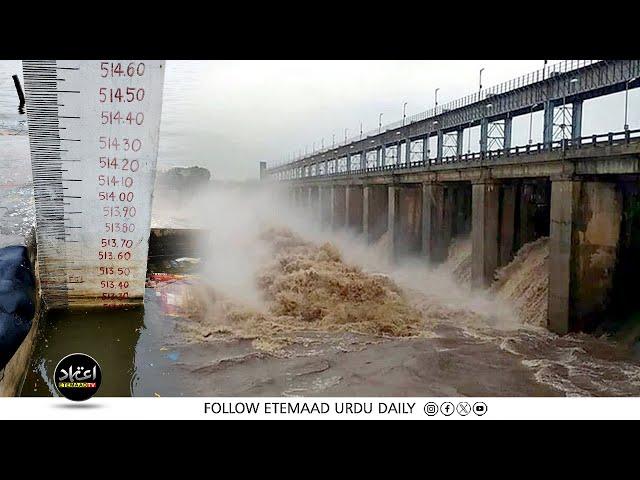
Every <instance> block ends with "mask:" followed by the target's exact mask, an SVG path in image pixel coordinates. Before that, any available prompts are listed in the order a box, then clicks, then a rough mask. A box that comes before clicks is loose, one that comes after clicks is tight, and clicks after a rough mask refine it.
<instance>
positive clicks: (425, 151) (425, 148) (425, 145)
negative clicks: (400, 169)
mask: <svg viewBox="0 0 640 480" xmlns="http://www.w3.org/2000/svg"><path fill="white" fill-rule="evenodd" d="M422 161H423V162H424V163H425V165H429V136H428V135H427V136H426V137H424V138H423V139H422Z"/></svg>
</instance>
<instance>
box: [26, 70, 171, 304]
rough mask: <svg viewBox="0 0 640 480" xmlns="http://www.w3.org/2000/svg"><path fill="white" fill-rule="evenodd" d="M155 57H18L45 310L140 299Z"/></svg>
mask: <svg viewBox="0 0 640 480" xmlns="http://www.w3.org/2000/svg"><path fill="white" fill-rule="evenodd" d="M164 70H165V68H164V61H157V60H156V61H150V60H135V61H131V60H96V61H84V60H83V61H67V60H25V61H23V74H24V84H25V93H26V105H27V119H28V126H29V144H30V149H31V165H32V170H33V186H34V195H35V204H36V239H37V246H38V269H39V278H40V283H41V290H42V295H43V299H44V301H45V304H46V306H47V307H48V308H74V307H98V308H118V307H124V306H127V305H132V304H139V303H142V298H143V294H144V282H145V275H146V266H147V251H148V245H149V243H148V242H149V229H150V222H151V200H152V195H153V185H154V181H155V170H156V158H157V152H158V132H159V127H160V113H161V108H162V87H163V80H164Z"/></svg>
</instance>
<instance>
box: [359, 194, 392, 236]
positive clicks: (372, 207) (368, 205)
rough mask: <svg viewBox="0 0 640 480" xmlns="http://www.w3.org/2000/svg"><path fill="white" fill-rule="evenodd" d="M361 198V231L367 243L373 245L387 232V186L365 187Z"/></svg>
mask: <svg viewBox="0 0 640 480" xmlns="http://www.w3.org/2000/svg"><path fill="white" fill-rule="evenodd" d="M362 196H363V205H362V231H363V232H364V234H365V239H366V241H367V243H375V242H377V241H378V239H379V238H380V237H381V236H382V235H384V233H385V232H386V231H387V222H388V218H389V212H388V203H389V199H388V191H387V186H386V185H365V186H364V188H363V192H362Z"/></svg>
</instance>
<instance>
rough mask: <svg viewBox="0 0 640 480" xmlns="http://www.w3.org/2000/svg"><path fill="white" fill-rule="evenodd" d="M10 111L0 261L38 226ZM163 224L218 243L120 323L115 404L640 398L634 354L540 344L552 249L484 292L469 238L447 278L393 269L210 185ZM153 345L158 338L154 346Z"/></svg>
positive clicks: (46, 343)
mask: <svg viewBox="0 0 640 480" xmlns="http://www.w3.org/2000/svg"><path fill="white" fill-rule="evenodd" d="M4 77H6V75H5V76H4ZM4 77H3V80H2V82H3V83H2V84H0V86H2V87H3V88H4V87H7V85H5V83H6V78H4ZM9 80H10V76H9ZM10 87H11V88H13V85H10ZM3 91H5V93H6V88H4V90H3ZM3 95H4V94H2V95H0V246H3V245H8V244H15V243H21V242H22V241H23V238H24V235H25V234H26V233H27V232H28V231H29V230H30V229H31V228H32V226H33V223H34V216H35V215H34V204H33V198H32V186H31V176H30V166H29V153H28V140H27V137H26V126H25V123H24V119H23V117H21V116H19V115H18V114H17V105H15V99H14V98H13V97H12V96H13V95H14V92H12V93H11V94H10V95H11V96H9V95H4V96H3ZM13 110H16V111H15V112H13ZM153 222H154V223H155V224H156V225H160V226H201V227H204V228H207V229H210V230H211V232H212V235H211V239H210V240H209V242H208V243H207V245H204V249H205V251H206V252H207V254H206V255H205V257H206V258H205V262H204V267H203V269H204V270H203V272H202V278H204V281H200V282H195V283H193V282H191V283H189V282H186V283H187V284H188V285H187V288H186V290H185V289H182V290H180V288H181V285H182V284H181V282H177V283H174V284H168V285H159V286H158V288H157V289H156V290H149V291H148V296H149V298H148V302H147V304H146V305H147V306H146V313H145V315H144V319H140V318H138V317H136V318H135V319H133V317H135V314H126V315H123V316H120V317H119V318H118V319H117V322H120V323H123V322H124V323H127V322H128V324H129V325H135V331H136V332H137V333H136V334H135V335H132V336H131V339H130V341H131V345H130V346H129V347H127V348H128V350H127V352H129V353H127V354H126V355H129V357H127V356H126V355H125V356H123V357H122V358H123V360H121V362H122V364H123V365H120V366H118V365H116V364H114V366H113V368H118V369H121V370H122V372H124V374H126V375H130V376H131V378H130V379H129V380H127V381H126V382H125V384H124V385H125V387H124V389H119V388H115V387H114V389H113V390H110V391H109V392H110V393H112V394H115V395H120V394H124V395H126V394H134V395H153V394H154V393H155V394H158V393H157V392H160V394H163V395H164V394H167V395H181V394H184V395H189V394H191V395H198V394H202V395H207V394H220V395H298V394H300V395H350V394H354V395H521V396H526V395H569V396H573V395H638V394H640V361H639V360H638V359H637V358H636V357H634V352H633V350H632V349H631V347H630V346H626V345H622V344H620V343H617V342H614V341H613V340H612V339H608V338H595V337H593V336H589V335H583V334H571V335H566V336H563V337H559V336H557V335H554V334H552V333H550V332H548V331H547V330H546V329H545V328H544V321H545V318H546V297H547V281H548V277H547V271H548V265H547V264H548V248H547V239H546V238H541V239H538V240H536V241H535V242H532V243H530V244H527V245H525V246H524V247H522V249H521V250H520V251H519V252H518V253H517V255H516V256H515V258H514V259H513V261H512V262H511V263H510V264H509V265H507V266H505V267H503V268H502V269H500V270H499V271H498V272H497V274H496V281H495V283H494V284H493V286H492V287H491V288H490V289H488V291H486V292H472V291H471V290H470V287H469V279H470V256H471V251H470V250H471V249H470V241H469V239H468V238H457V239H455V240H454V242H453V243H452V245H451V247H450V251H449V258H448V260H447V261H446V262H445V263H444V264H443V265H441V266H439V267H438V268H434V269H430V268H428V267H427V266H426V264H425V263H424V262H423V261H420V259H411V260H406V261H404V262H402V263H401V264H396V263H393V262H390V261H389V255H388V244H387V243H386V242H385V237H383V238H382V239H380V241H379V242H378V243H377V244H376V245H372V246H365V245H364V242H363V241H362V239H360V238H358V237H357V236H355V235H351V234H348V233H345V232H335V233H331V232H326V231H321V230H320V229H318V227H317V222H314V221H313V219H312V218H310V215H309V213H308V212H301V211H296V210H295V209H292V208H291V207H290V206H289V205H288V204H287V202H286V201H285V200H284V198H283V197H282V198H281V197H280V196H279V192H276V191H267V190H264V189H260V188H254V187H253V186H251V187H249V186H246V187H242V186H236V187H222V186H220V185H214V186H212V187H211V189H210V190H209V191H203V192H197V193H195V194H193V195H191V196H186V197H185V196H181V197H179V198H175V197H171V196H170V195H164V194H162V193H157V194H156V198H155V200H154V211H153ZM183 283H184V282H183ZM183 286H184V285H183ZM172 289H173V290H172ZM171 295H174V296H175V295H179V296H180V295H181V296H182V297H183V300H184V302H183V304H182V306H181V312H180V315H168V316H163V315H160V313H158V312H156V308H157V307H156V305H158V301H159V300H158V299H159V298H162V299H166V298H170V297H171ZM129 316H131V317H132V318H131V319H129ZM159 319H160V320H161V321H160V320H159ZM72 320H73V319H72V316H67V317H65V318H62V319H58V320H55V322H58V323H57V327H55V325H56V324H55V322H54V320H53V319H52V320H51V321H52V322H53V323H52V324H53V325H54V327H55V328H54V329H53V330H52V331H51V332H52V333H50V334H48V335H49V336H48V337H46V338H45V339H44V340H43V343H42V345H41V346H40V347H39V348H40V351H44V350H45V349H47V348H49V349H50V350H54V348H53V345H52V344H53V343H54V342H56V341H57V342H62V341H63V340H62V339H61V336H60V335H59V334H58V336H57V337H56V334H55V330H56V328H58V332H61V331H62V330H63V327H64V325H65V322H71V321H72ZM81 321H83V322H85V323H84V325H85V326H86V328H84V329H77V328H75V327H74V335H75V336H76V337H77V339H79V341H80V345H82V342H83V341H85V342H88V341H89V339H90V338H94V337H95V336H96V331H94V327H95V328H97V329H102V330H101V333H100V334H101V335H109V331H110V330H109V328H110V326H109V325H110V324H109V322H110V320H105V319H100V320H96V322H87V321H86V319H84V320H81ZM114 322H115V321H114ZM136 322H137V323H136ZM113 325H115V323H114V324H113ZM113 328H116V327H113ZM118 328H119V327H118ZM129 330H132V329H129ZM129 330H128V331H129ZM114 331H115V330H114ZM142 331H147V332H155V333H153V338H152V339H151V340H150V339H149V337H148V336H144V335H142V334H140V332H142ZM82 335H84V337H83V336H82ZM113 335H114V342H115V341H116V340H117V342H120V341H121V340H123V342H124V339H123V338H120V337H118V335H117V334H113ZM115 337H118V338H115ZM54 339H57V340H54ZM83 339H84V340H83ZM56 352H57V350H56ZM131 352H134V353H131ZM167 352H168V354H170V355H168V354H166V353H167ZM58 353H60V354H63V353H65V352H63V351H60V352H58ZM167 355H168V358H169V360H167ZM172 355H173V356H172ZM178 357H179V358H180V360H179V361H175V359H176V358H178ZM44 358H45V356H44V355H43V356H42V359H38V358H36V359H35V360H34V362H35V363H34V366H33V369H32V371H31V372H30V377H31V378H30V379H28V382H27V385H28V386H29V387H33V388H31V390H32V392H38V391H41V390H40V389H41V386H42V385H43V384H46V383H47V382H48V381H50V379H49V378H48V374H47V373H46V369H47V368H49V367H46V365H45V366H43V365H44V364H43V363H38V362H39V361H40V360H42V361H43V362H44ZM162 359H164V360H162ZM47 361H51V359H49V360H47ZM162 361H164V362H165V364H163V365H164V367H163V368H165V369H164V370H163V371H162V372H161V373H158V371H156V370H154V368H155V367H156V366H157V365H158V362H162ZM167 362H168V363H167ZM126 375H125V376H126ZM29 382H30V383H29ZM38 385H40V386H38ZM43 388H44V387H43ZM42 392H44V393H42ZM26 393H27V394H29V392H26ZM52 393H53V392H51V391H50V389H47V388H44V390H42V391H41V394H52Z"/></svg>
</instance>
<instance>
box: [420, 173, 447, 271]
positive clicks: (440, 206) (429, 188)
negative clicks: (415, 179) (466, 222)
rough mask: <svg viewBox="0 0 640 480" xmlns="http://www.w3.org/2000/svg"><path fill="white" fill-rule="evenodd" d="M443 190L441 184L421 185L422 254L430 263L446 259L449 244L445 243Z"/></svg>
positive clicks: (428, 183) (427, 183)
mask: <svg viewBox="0 0 640 480" xmlns="http://www.w3.org/2000/svg"><path fill="white" fill-rule="evenodd" d="M445 230H446V228H445V188H444V186H443V185H442V184H438V183H431V182H425V183H423V184H422V254H423V255H424V256H426V257H427V258H428V259H429V261H430V263H432V264H437V263H440V262H443V261H444V260H446V258H447V249H448V247H449V242H448V241H445V236H446V235H444V232H445Z"/></svg>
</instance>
